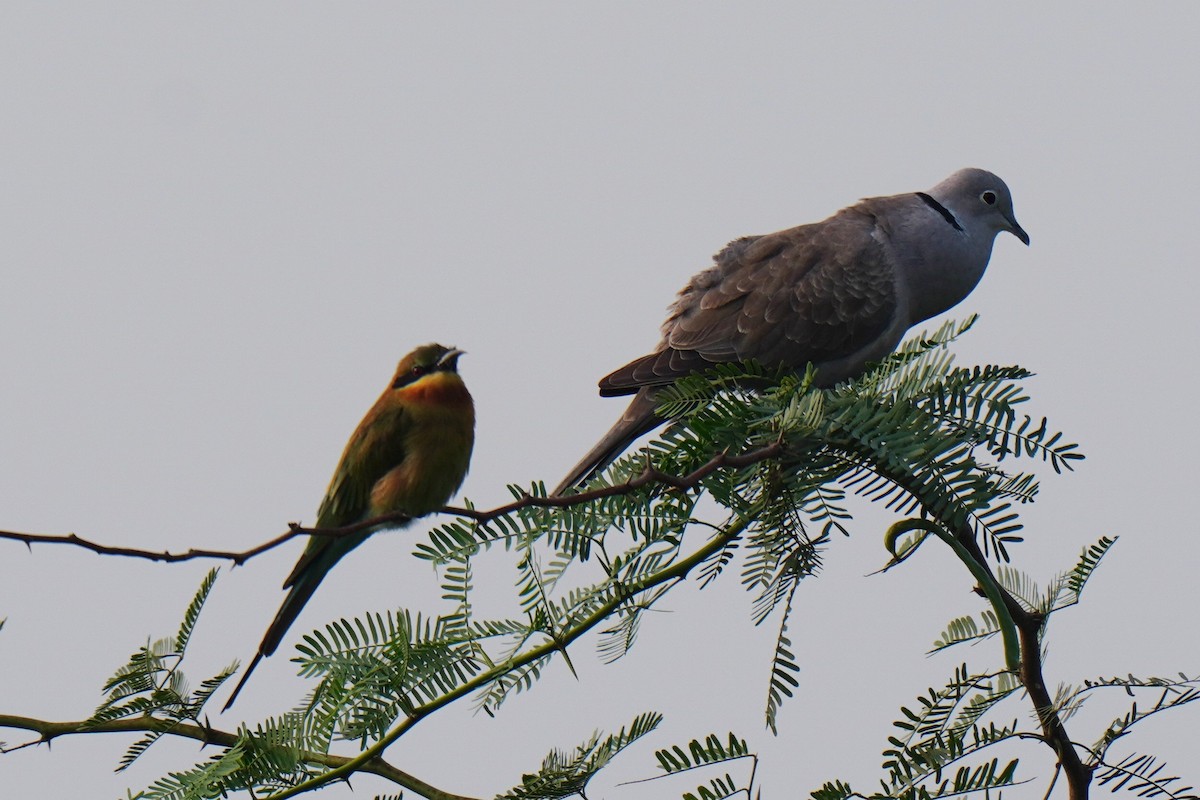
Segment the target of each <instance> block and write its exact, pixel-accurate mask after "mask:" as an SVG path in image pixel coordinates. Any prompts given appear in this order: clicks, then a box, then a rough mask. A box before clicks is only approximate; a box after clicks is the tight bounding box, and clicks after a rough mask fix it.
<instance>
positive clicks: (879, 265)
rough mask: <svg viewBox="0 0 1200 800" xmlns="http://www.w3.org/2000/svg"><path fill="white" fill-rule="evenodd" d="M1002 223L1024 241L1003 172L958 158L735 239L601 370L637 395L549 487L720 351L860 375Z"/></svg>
mask: <svg viewBox="0 0 1200 800" xmlns="http://www.w3.org/2000/svg"><path fill="white" fill-rule="evenodd" d="M1001 231H1008V232H1009V233H1011V234H1013V235H1014V236H1016V237H1017V238H1018V239H1020V240H1021V241H1022V242H1024V243H1025V244H1026V245H1028V244H1029V234H1027V233H1025V231H1024V230H1023V229H1022V228H1021V226H1020V225H1019V224H1017V219H1016V217H1015V216H1014V215H1013V204H1012V195H1011V194H1010V193H1009V191H1008V186H1006V185H1005V183H1004V181H1002V180H1000V178H998V177H996V176H995V175H993V174H992V173H990V172H987V171H985V170H982V169H961V170H959V171H958V172H955V173H954V174H953V175H951V176H950V177H949V178H946V180H944V181H942V182H941V183H939V184H938V185H937V186H934V187H933V188H932V189H930V190H929V191H928V192H911V193H908V194H897V195H891V196H889V197H868V198H866V199H864V200H860V201H859V202H858V203H855V204H854V205H852V206H850V207H849V208H844V209H842V210H841V211H839V212H837V213H836V214H834V215H833V216H832V217H830V218H829V219H826V220H824V221H822V222H815V223H812V224H809V225H801V226H799V227H796V228H788V229H787V230H782V231H778V232H776V233H768V234H765V235H763V236H744V237H742V238H741V239H736V240H734V241H732V242H730V243H729V244H728V245H727V246H726V247H725V249H724V250H722V251H721V252H719V253H717V255H716V256H715V257H714V262H715V263H714V264H713V266H711V267H709V268H708V269H706V270H704V271H703V272H701V273H699V274H697V275H696V276H694V277H693V278H692V279H691V281H689V282H688V284H687V286H685V287H683V290H682V291H680V292H679V296H678V297H677V298H676V300H675V303H674V305H672V306H671V308H670V313H669V314H668V316H667V320H666V322H664V323H663V325H662V341H661V342H659V344H658V347H656V348H655V349H654V352H652V353H650V354H649V355H646V356H643V357H641V358H639V359H637V360H635V361H631V362H630V363H628V364H626V365H625V366H623V367H621V368H620V369H618V370H617V371H616V372H613V373H612V374H610V375H608V376H606V377H604V378H602V379H601V380H600V395H601V396H602V397H614V396H618V395H626V394H632V395H633V402H631V403H630V404H629V407H628V408H627V409H625V413H624V414H622V415H621V418H620V419H619V420H617V423H616V424H615V425H614V426H613V427H612V429H611V430H610V431H609V432H608V433H607V434H605V435H604V438H602V439H601V440H600V441H599V442H597V443H596V446H595V447H593V448H592V449H591V451H590V452H588V454H587V455H586V456H584V457H583V459H582V460H581V461H580V462H579V463H578V464H576V465H575V467H574V468H573V469H572V470H571V472H570V473H569V474H568V475H567V477H566V478H564V479H563V481H562V483H560V484H559V486H558V488H556V489H555V490H554V494H556V495H557V494H562V493H563V492H564V491H565V490H566V489H569V488H571V487H578V486H581V485H582V484H584V483H586V482H587V481H588V480H589V479H590V478H591V477H592V476H593V475H595V474H596V473H597V472H598V471H599V470H601V469H603V468H604V467H605V466H607V465H608V464H609V463H610V462H611V461H612V460H613V459H615V458H616V457H617V456H619V455H620V454H621V453H623V452H624V451H625V449H626V448H627V447H629V445H630V444H632V443H633V442H634V440H636V439H637V438H638V437H639V436H641V435H643V434H645V433H648V432H649V431H651V430H653V429H654V428H656V427H658V426H659V425H661V424H662V423H663V422H665V420H664V419H662V418H661V417H659V416H658V415H657V414H655V413H654V408H655V405H656V403H657V400H656V396H657V394H658V390H659V389H660V388H661V387H663V386H666V385H668V384H670V383H672V382H674V381H675V380H677V379H679V378H681V377H683V376H685V375H689V374H691V373H693V372H699V371H703V370H705V369H708V368H709V367H711V366H712V365H713V364H717V363H720V362H739V361H749V360H751V359H753V360H757V361H758V362H759V363H761V364H762V365H764V366H766V367H768V368H772V369H775V368H780V367H786V368H789V369H794V370H796V371H797V372H803V371H804V370H805V369H806V367H807V366H808V364H809V363H811V364H812V365H813V366H814V367H815V368H816V384H817V385H818V386H821V387H828V386H833V385H835V384H837V383H839V382H841V381H844V380H847V379H849V378H853V377H855V376H857V375H860V374H861V373H862V372H863V371H864V370H865V369H866V367H867V366H868V365H869V364H871V363H873V362H877V361H879V360H880V359H881V358H883V357H884V356H886V355H887V354H889V353H891V352H892V351H893V350H894V349H895V348H896V346H897V345H898V344H899V343H900V341H901V339H903V337H904V334H905V332H906V331H907V330H908V329H909V328H910V327H912V326H913V325H916V324H917V323H919V322H923V321H924V320H927V319H929V318H930V317H933V316H936V315H938V314H940V313H942V312H943V311H946V310H948V309H950V308H952V307H953V306H955V305H956V304H957V303H958V302H959V301H961V300H962V299H963V298H964V297H966V296H967V295H968V294H970V292H971V290H972V289H974V288H975V286H976V284H978V283H979V280H980V278H982V277H983V271H984V269H986V268H987V265H988V259H990V258H991V255H992V242H993V241H995V238H996V234H998V233H1000V232H1001Z"/></svg>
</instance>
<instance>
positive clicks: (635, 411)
mask: <svg viewBox="0 0 1200 800" xmlns="http://www.w3.org/2000/svg"><path fill="white" fill-rule="evenodd" d="M656 394H657V392H655V390H654V388H652V387H648V386H647V387H643V388H642V389H641V390H640V391H639V392H638V393H637V394H636V395H634V398H633V402H632V403H630V404H629V407H628V408H626V409H625V413H624V414H622V415H621V418H620V419H618V420H617V422H616V424H615V425H613V426H612V428H611V429H609V431H608V433H606V434H604V436H603V438H601V439H600V441H598V442H596V446H595V447H593V448H592V449H591V450H589V451H588V454H587V455H585V456H584V457H583V458H582V459H580V461H579V463H578V464H576V465H575V466H574V467H572V468H571V471H570V472H568V473H567V477H565V478H563V479H562V482H561V483H559V484H558V486H557V487H555V489H554V491H553V492H551V497H554V496H557V495H561V494H563V493H564V492H566V491H567V490H568V489H573V488H578V487H580V486H582V485H583V484H585V483H587V482H588V481H589V480H591V479H592V478H593V477H594V476H595V475H596V473H598V472H600V471H601V470H602V469H604V468H605V467H607V466H608V465H609V464H611V463H612V462H613V460H615V459H616V458H617V457H618V456H620V455H621V454H622V453H624V452H625V450H626V449H628V447H629V445H631V444H633V443H634V442H635V441H636V440H637V439H638V437H640V436H642V435H643V434H646V433H649V432H650V431H652V430H654V429H655V428H657V427H658V426H659V425H661V424H662V423H663V421H664V420H663V419H662V417H660V416H658V415H657V414H655V413H654V408H655V406H656V405H657V402H658V401H657V398H656Z"/></svg>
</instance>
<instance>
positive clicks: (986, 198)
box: [979, 189, 996, 206]
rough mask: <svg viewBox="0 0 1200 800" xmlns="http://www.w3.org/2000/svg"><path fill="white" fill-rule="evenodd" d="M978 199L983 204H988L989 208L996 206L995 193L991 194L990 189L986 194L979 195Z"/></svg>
mask: <svg viewBox="0 0 1200 800" xmlns="http://www.w3.org/2000/svg"><path fill="white" fill-rule="evenodd" d="M979 199H980V200H982V201H983V202H984V203H986V204H988V205H989V206H994V205H996V193H995V192H993V191H992V190H991V189H989V190H987V191H986V192H984V193H983V194H981V195H979Z"/></svg>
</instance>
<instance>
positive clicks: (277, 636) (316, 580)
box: [221, 534, 369, 711]
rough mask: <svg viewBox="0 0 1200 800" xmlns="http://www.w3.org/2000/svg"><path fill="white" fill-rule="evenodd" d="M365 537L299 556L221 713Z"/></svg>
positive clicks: (342, 539) (332, 540)
mask: <svg viewBox="0 0 1200 800" xmlns="http://www.w3.org/2000/svg"><path fill="white" fill-rule="evenodd" d="M368 535H369V534H357V535H354V536H345V537H339V538H329V539H325V540H323V541H322V542H321V545H322V546H321V548H320V549H317V550H311V551H309V550H306V551H305V553H304V555H303V556H301V557H300V562H299V563H297V564H296V568H295V569H293V570H292V574H291V575H290V576H289V577H288V579H287V581H285V582H284V584H283V586H284V588H288V587H290V588H291V591H290V592H288V594H287V597H285V598H284V599H283V605H281V606H280V607H279V612H278V613H277V614H276V615H275V619H274V620H272V621H271V627H269V628H267V632H266V634H265V635H264V636H263V640H262V644H260V645H259V646H258V652H257V653H255V655H254V658H253V659H252V660H251V661H250V666H248V667H246V672H245V674H243V675H242V679H241V680H240V681H238V685H237V686H236V687H234V690H233V694H231V695H230V696H229V700H227V701H226V702H225V707H224V708H222V709H221V710H222V711H228V710H229V707H230V706H232V705H233V701H234V700H236V699H237V696H238V694H239V693H240V692H241V691H242V687H243V686H245V685H246V681H248V680H249V679H250V674H251V673H252V672H254V668H255V667H257V666H258V662H259V661H262V660H263V659H264V658H266V657H267V656H269V655H271V654H272V653H274V652H275V649H276V648H277V647H279V643H280V642H282V641H283V637H284V635H285V634H286V633H287V632H288V628H290V627H292V623H293V622H295V621H296V617H298V616H300V611H301V610H302V609H303V608H304V606H305V604H307V603H308V601H309V599H310V598H311V597H312V596H313V592H315V591H316V590H317V587H318V586H320V585H321V581H322V580H323V579H324V578H325V576H326V575H328V574H329V570H330V569H332V568H333V565H334V564H336V563H337V562H338V561H339V560H341V558H342V556H344V555H346V553H349V552H350V551H351V550H353V549H354V548H355V547H357V546H358V545H360V544H362V543H363V541H365V540H366V538H367V536H368Z"/></svg>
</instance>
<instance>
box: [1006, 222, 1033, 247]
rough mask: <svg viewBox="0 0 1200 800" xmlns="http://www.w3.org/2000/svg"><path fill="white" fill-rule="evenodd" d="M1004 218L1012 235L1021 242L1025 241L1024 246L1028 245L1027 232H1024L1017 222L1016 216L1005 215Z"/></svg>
mask: <svg viewBox="0 0 1200 800" xmlns="http://www.w3.org/2000/svg"><path fill="white" fill-rule="evenodd" d="M1005 219H1006V220H1007V221H1008V230H1009V231H1010V232H1011V233H1012V235H1013V236H1015V237H1017V238H1018V239H1020V240H1021V241H1022V242H1024V243H1025V246H1026V247H1028V246H1029V234H1028V233H1026V232H1025V229H1024V228H1022V227H1021V226H1020V225H1019V224H1018V223H1017V220H1016V218H1015V217H1009V216H1005Z"/></svg>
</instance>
